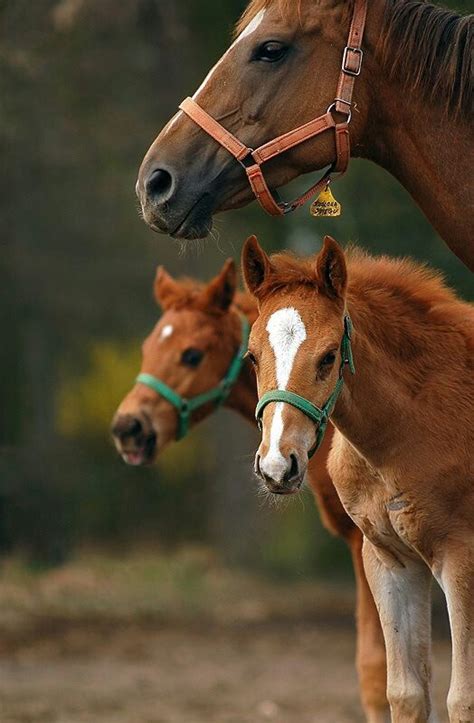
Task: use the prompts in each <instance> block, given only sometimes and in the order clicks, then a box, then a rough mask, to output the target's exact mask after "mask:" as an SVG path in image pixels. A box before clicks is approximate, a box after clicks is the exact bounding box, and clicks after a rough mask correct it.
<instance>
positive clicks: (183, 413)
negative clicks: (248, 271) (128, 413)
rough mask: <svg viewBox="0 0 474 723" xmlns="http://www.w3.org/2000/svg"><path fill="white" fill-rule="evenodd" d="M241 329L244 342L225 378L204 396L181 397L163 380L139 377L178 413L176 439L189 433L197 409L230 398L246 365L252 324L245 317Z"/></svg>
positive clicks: (203, 394)
mask: <svg viewBox="0 0 474 723" xmlns="http://www.w3.org/2000/svg"><path fill="white" fill-rule="evenodd" d="M241 329H242V340H241V343H240V347H239V349H238V351H237V353H236V355H235V356H234V358H233V359H232V361H231V363H230V366H229V368H228V370H227V373H226V375H225V377H224V378H223V379H222V380H221V381H220V382H219V384H218V385H217V387H214V388H213V389H210V390H209V391H207V392H203V393H202V394H198V395H196V396H195V397H191V398H190V399H187V398H186V397H181V396H180V395H179V394H178V393H177V392H175V391H174V390H173V389H171V387H169V386H168V385H167V384H165V383H164V382H162V381H161V379H157V377H154V376H153V375H152V374H144V373H142V374H139V375H138V376H137V378H136V380H135V382H137V383H140V384H144V385H145V386H147V387H150V389H153V391H154V392H156V393H157V394H159V395H160V396H161V397H163V398H164V399H166V401H168V402H169V403H170V404H171V405H172V406H173V407H174V408H175V409H176V411H177V412H178V430H177V433H176V439H182V438H183V437H185V436H186V434H187V433H188V431H189V424H190V421H191V415H192V413H193V412H194V411H195V410H196V409H199V408H200V407H202V406H204V405H205V404H209V403H210V402H214V403H215V405H216V407H219V406H220V405H221V404H223V403H224V402H225V400H226V399H227V397H228V396H229V394H230V391H231V389H232V387H233V386H234V384H235V382H236V381H237V379H238V377H239V374H240V371H241V369H242V364H243V363H244V357H245V355H246V353H247V349H248V342H249V335H250V324H249V322H248V321H247V319H246V318H245V316H241Z"/></svg>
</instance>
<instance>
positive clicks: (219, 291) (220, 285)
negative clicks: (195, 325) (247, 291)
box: [204, 259, 237, 311]
mask: <svg viewBox="0 0 474 723" xmlns="http://www.w3.org/2000/svg"><path fill="white" fill-rule="evenodd" d="M236 288H237V271H236V270H235V262H234V259H227V261H226V262H225V264H224V266H223V267H222V269H221V271H220V273H219V274H218V275H217V276H216V277H215V278H214V279H212V281H211V282H210V283H209V284H208V286H207V287H206V289H205V291H204V294H205V301H206V306H211V307H213V308H217V309H220V310H221V311H227V309H228V308H229V306H230V305H231V304H232V302H233V300H234V296H235V290H236Z"/></svg>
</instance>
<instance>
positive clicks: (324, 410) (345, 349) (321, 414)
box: [255, 314, 355, 458]
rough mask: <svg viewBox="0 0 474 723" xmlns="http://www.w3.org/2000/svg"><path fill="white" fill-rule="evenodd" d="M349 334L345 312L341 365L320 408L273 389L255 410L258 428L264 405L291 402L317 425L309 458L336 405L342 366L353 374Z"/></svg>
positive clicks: (307, 401)
mask: <svg viewBox="0 0 474 723" xmlns="http://www.w3.org/2000/svg"><path fill="white" fill-rule="evenodd" d="M351 336H352V322H351V319H350V317H349V315H347V314H346V315H345V316H344V333H343V335H342V340H341V366H340V367H339V379H338V380H337V382H336V386H335V387H334V390H333V392H332V394H331V395H330V397H329V399H328V400H327V402H326V403H325V404H324V405H323V406H322V407H321V408H320V407H317V406H316V405H315V404H313V403H312V402H310V401H309V400H308V399H305V398H304V397H300V395H299V394H295V393H294V392H287V391H286V390H285V389H273V390H271V391H269V392H266V393H265V394H264V395H263V396H262V398H261V399H260V401H259V403H258V404H257V408H256V410H255V418H256V420H257V424H258V426H259V428H260V429H261V428H262V415H263V410H264V409H265V407H266V406H267V405H268V404H271V403H272V402H286V404H291V406H292V407H295V408H296V409H299V410H300V412H303V414H306V416H307V417H309V419H311V421H312V422H314V423H315V424H316V425H317V427H318V431H317V433H316V443H315V445H314V447H313V448H312V449H311V450H310V451H309V452H308V457H310V458H311V457H312V456H313V454H314V453H315V452H317V451H318V449H319V448H320V446H321V444H322V442H323V439H324V435H325V433H326V428H327V426H328V421H329V417H330V416H331V414H332V412H333V410H334V407H335V406H336V402H337V400H338V398H339V395H340V393H341V391H342V387H343V386H344V377H343V372H344V367H345V366H346V365H348V366H349V369H350V370H351V372H352V374H355V366H354V359H353V356H352V346H351Z"/></svg>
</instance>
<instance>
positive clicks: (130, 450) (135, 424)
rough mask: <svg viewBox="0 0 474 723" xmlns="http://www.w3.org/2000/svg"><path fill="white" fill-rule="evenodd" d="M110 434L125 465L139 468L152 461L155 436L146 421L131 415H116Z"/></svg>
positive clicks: (154, 451) (155, 443) (155, 441)
mask: <svg viewBox="0 0 474 723" xmlns="http://www.w3.org/2000/svg"><path fill="white" fill-rule="evenodd" d="M111 432H112V437H113V440H114V443H115V446H116V448H117V451H118V453H119V454H120V456H121V457H122V459H123V460H124V462H126V464H129V465H131V466H133V467H139V466H142V465H146V464H151V463H152V462H153V461H154V459H155V456H156V453H157V435H156V432H155V431H154V429H153V428H152V427H151V424H150V423H149V422H148V420H146V419H145V418H139V417H138V416H133V415H131V414H117V415H116V416H115V418H114V420H113V422H112V429H111Z"/></svg>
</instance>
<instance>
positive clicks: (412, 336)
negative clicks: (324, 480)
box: [332, 256, 474, 467]
mask: <svg viewBox="0 0 474 723" xmlns="http://www.w3.org/2000/svg"><path fill="white" fill-rule="evenodd" d="M349 274H350V275H349V278H350V279H351V282H350V285H349V290H348V298H347V308H348V312H349V314H350V316H351V318H352V321H353V324H354V334H353V339H352V345H353V353H354V360H355V366H356V374H355V375H354V376H352V375H350V374H347V373H346V374H345V382H346V384H345V386H344V390H343V393H342V395H341V397H340V400H339V402H338V403H337V406H336V409H335V411H334V414H333V417H332V419H333V422H334V423H335V425H336V427H338V429H339V430H340V431H341V432H342V433H343V435H344V436H345V437H346V438H347V439H349V441H350V442H351V443H352V444H354V446H355V447H356V448H357V449H358V450H359V452H360V453H361V454H362V455H363V456H364V457H365V458H366V459H367V460H368V461H369V462H370V463H371V464H372V465H373V466H374V467H381V466H382V467H386V466H387V465H388V466H390V464H391V463H392V462H396V463H397V464H399V461H400V450H401V449H405V450H407V449H410V450H412V451H413V455H416V452H417V450H418V451H419V450H421V449H423V450H425V452H426V449H431V450H432V454H433V455H434V456H436V455H437V456H438V458H440V459H441V458H442V457H444V459H445V460H447V459H449V458H450V456H451V454H452V449H453V448H456V447H458V448H459V444H461V446H463V444H464V448H465V449H468V447H469V444H472V442H473V440H472V432H471V431H470V430H471V429H472V425H471V423H470V421H469V419H470V415H471V414H472V408H471V406H470V404H472V400H473V397H474V388H473V382H472V372H471V371H470V365H471V361H470V359H471V356H470V354H471V352H470V349H472V344H473V339H474V336H473V329H474V315H473V309H472V307H471V306H470V305H469V304H467V303H463V302H461V301H460V300H458V299H457V298H456V297H455V295H454V293H452V292H451V291H450V290H449V289H448V288H447V287H445V286H444V285H443V284H442V282H441V281H440V279H439V278H437V277H436V276H435V275H433V274H432V273H430V272H428V271H427V270H425V269H423V267H421V266H420V267H419V266H416V265H415V264H413V263H412V262H408V261H398V262H397V261H391V260H387V259H385V258H380V259H370V258H367V259H364V258H363V257H362V259H359V260H358V259H357V256H356V258H355V259H353V260H352V261H349ZM469 400H471V401H470V402H469ZM469 438H470V441H469ZM462 440H464V442H462ZM425 459H426V453H425Z"/></svg>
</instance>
